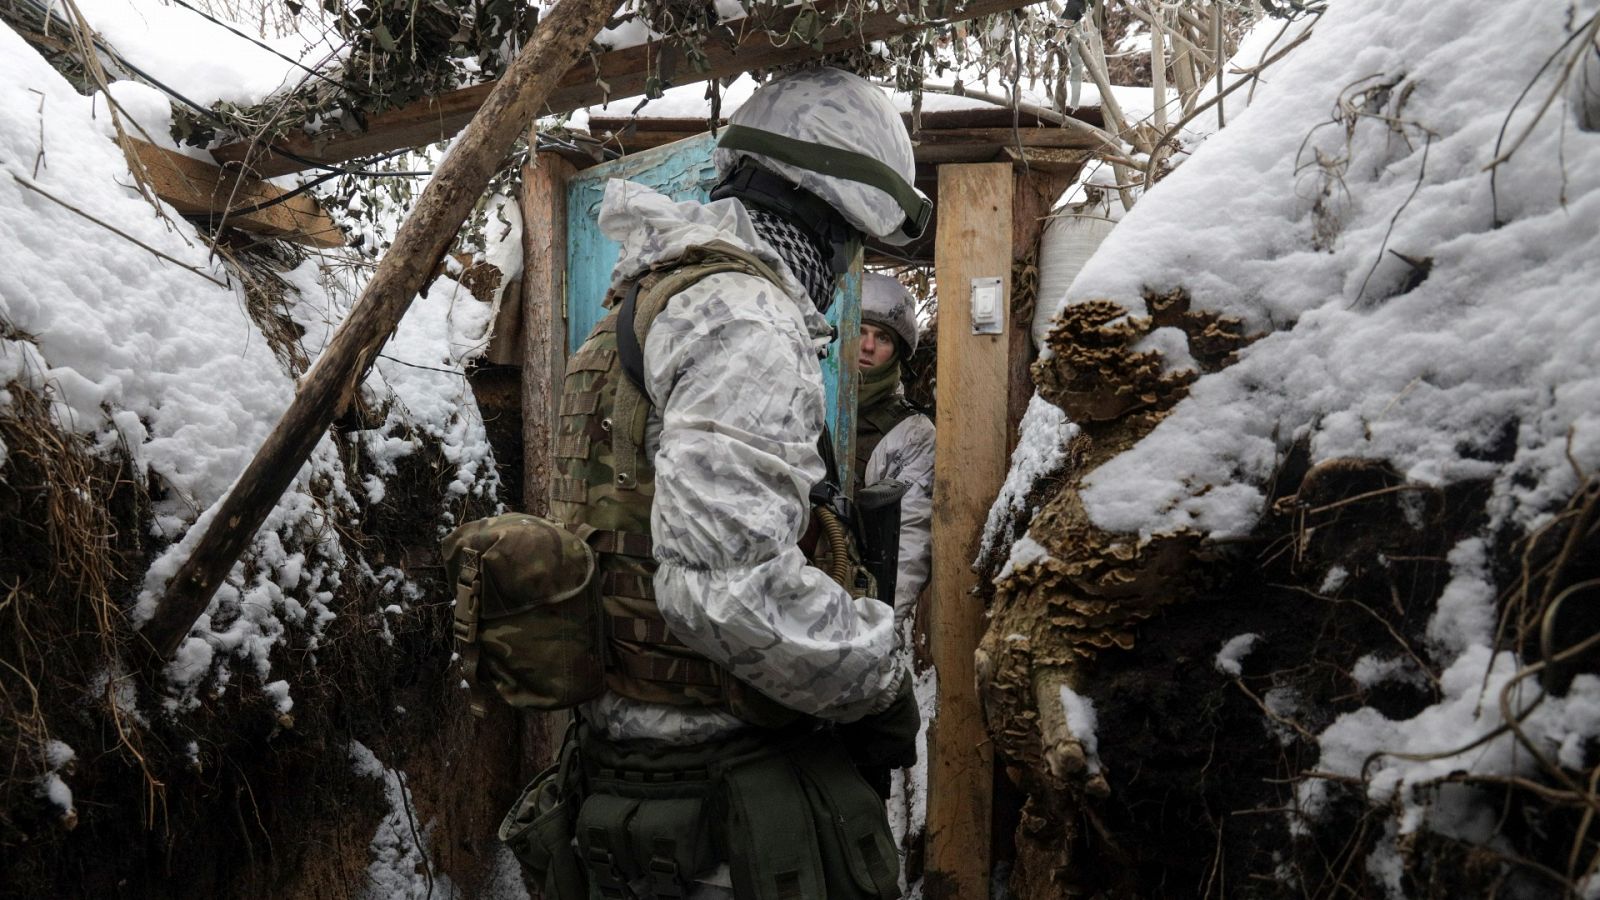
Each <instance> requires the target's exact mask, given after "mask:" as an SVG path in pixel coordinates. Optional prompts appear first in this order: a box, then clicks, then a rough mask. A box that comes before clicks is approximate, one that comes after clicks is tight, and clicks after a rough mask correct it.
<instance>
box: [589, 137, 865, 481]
mask: <svg viewBox="0 0 1600 900" xmlns="http://www.w3.org/2000/svg"><path fill="white" fill-rule="evenodd" d="M715 144H716V141H715V139H714V138H713V137H712V136H711V135H709V134H703V135H700V136H698V137H692V138H686V139H684V140H681V141H678V142H677V143H673V144H668V145H666V146H664V147H657V148H655V149H653V150H647V151H644V152H643V153H636V154H633V155H632V156H626V157H623V158H622V159H617V160H612V161H611V162H607V163H601V164H600V165H597V166H594V167H592V168H588V169H584V170H583V171H581V172H579V173H577V174H576V175H575V176H573V178H572V179H571V180H570V181H569V182H568V183H567V346H568V347H571V348H572V349H573V350H576V349H577V348H578V347H580V346H582V345H583V341H584V338H586V337H588V335H589V332H590V331H591V330H593V328H594V326H595V325H596V323H598V322H599V321H600V319H601V318H602V317H603V315H604V313H605V309H604V308H603V307H602V306H601V305H600V304H601V301H602V300H604V299H605V295H606V290H607V288H609V287H610V285H611V270H612V268H613V267H614V266H615V265H616V263H617V254H618V253H619V252H620V251H621V247H620V246H619V245H618V244H617V243H616V242H615V241H613V240H611V239H610V238H608V237H606V236H605V235H603V234H601V233H600V224H599V216H600V200H601V198H602V197H603V196H604V194H605V186H606V182H607V181H609V180H610V179H612V178H624V179H627V180H629V181H636V182H638V183H640V184H645V185H649V186H650V187H653V188H655V189H656V190H658V191H660V192H661V193H663V194H665V195H667V196H668V197H671V198H672V199H674V200H702V201H703V200H705V199H707V197H708V196H709V195H710V193H711V188H712V186H713V185H715V184H716V179H717V173H716V168H715V167H714V166H713V165H712V164H711V151H712V148H713V147H714V146H715ZM840 281H841V284H840V286H839V289H838V290H837V291H836V292H835V293H834V300H833V307H832V309H831V310H830V311H829V313H828V319H829V321H831V322H832V323H833V325H834V327H835V328H836V329H838V333H839V339H838V340H835V341H834V342H833V343H832V344H830V345H829V347H828V355H827V358H825V359H824V360H823V362H822V379H823V384H824V388H825V390H826V392H827V405H828V429H829V431H830V432H831V433H832V434H833V444H834V452H835V454H836V455H837V458H838V459H839V463H840V465H839V468H840V469H841V471H840V476H841V477H842V478H843V479H844V481H845V489H846V490H847V491H848V490H851V487H852V486H851V485H850V480H851V473H852V471H853V469H854V466H853V465H852V460H854V459H855V431H856V430H855V420H856V415H855V413H856V389H857V387H858V377H857V375H856V371H855V369H856V367H855V364H854V360H855V355H856V348H857V347H858V346H859V344H860V339H861V259H860V257H859V256H858V257H857V258H856V261H855V264H854V265H853V266H852V267H851V271H850V273H849V275H847V276H846V277H845V278H843V279H840Z"/></svg>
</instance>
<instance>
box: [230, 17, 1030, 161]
mask: <svg viewBox="0 0 1600 900" xmlns="http://www.w3.org/2000/svg"><path fill="white" fill-rule="evenodd" d="M1034 2H1037V0H966V2H957V3H955V4H953V6H954V9H953V10H952V12H951V13H950V17H949V19H948V20H946V21H960V20H965V19H972V18H976V17H978V16H985V15H990V14H992V13H1001V12H1007V11H1010V10H1013V9H1019V8H1021V7H1024V6H1028V5H1031V4H1032V3H1034ZM809 6H810V7H811V10H814V11H815V13H816V14H817V15H818V18H819V20H820V21H823V22H827V21H830V20H831V19H832V17H833V15H834V14H835V13H837V12H839V11H841V10H843V9H844V8H845V6H846V0H819V2H817V3H815V4H810V5H809ZM762 9H763V12H760V13H758V16H759V18H757V17H752V18H749V19H740V20H734V21H732V22H728V23H725V25H724V27H723V28H721V29H720V31H719V33H718V34H717V35H715V36H713V38H712V39H710V40H708V41H707V42H706V44H705V45H704V46H703V47H702V48H701V51H702V52H703V53H704V54H705V57H706V60H705V64H704V66H703V68H702V69H696V68H694V67H693V66H691V65H690V63H689V62H688V58H687V55H686V54H685V52H684V45H683V43H682V42H681V41H654V42H651V43H647V44H641V45H639V46H635V47H628V48H625V49H621V50H611V51H607V52H605V53H598V54H593V55H591V56H589V57H587V58H585V59H583V60H582V61H580V62H579V63H578V64H577V65H575V66H573V67H572V68H571V69H569V70H567V72H566V74H565V75H563V76H562V77H561V81H560V83H559V84H558V85H557V86H556V88H555V90H554V91H553V92H552V93H551V94H550V96H549V98H548V99H547V100H546V101H545V106H544V109H543V110H542V111H541V115H557V114H560V113H564V112H571V111H572V110H575V109H579V108H581V107H585V106H593V105H596V104H600V103H604V102H605V101H606V100H607V99H608V98H610V97H618V98H620V97H631V96H635V95H638V94H643V93H644V92H645V87H646V82H647V80H648V79H650V78H651V77H652V76H654V77H658V78H660V80H661V83H662V85H663V86H668V85H685V84H695V83H698V82H703V81H706V80H709V79H712V78H725V77H728V76H732V75H738V74H740V73H742V72H749V71H752V70H755V69H764V68H770V67H772V66H777V65H783V64H787V63H794V62H800V61H802V60H806V59H812V58H816V57H819V56H825V55H828V54H832V53H838V52H841V51H844V50H848V49H851V48H854V47H863V46H866V45H867V44H868V43H869V42H871V41H876V40H883V39H885V38H890V37H893V36H895V35H898V34H904V33H906V32H909V31H914V30H916V29H918V28H923V27H927V24H928V23H919V22H915V21H911V22H904V21H901V19H902V17H903V14H902V13H900V12H898V11H887V12H875V13H868V14H865V15H860V14H858V15H855V16H852V17H846V19H845V20H844V21H842V22H840V23H836V24H834V25H831V26H829V27H828V28H826V29H824V30H823V31H822V32H821V34H820V35H819V40H820V42H821V45H820V48H815V47H813V46H812V45H809V44H807V43H805V42H804V41H802V40H800V39H799V38H791V39H790V40H788V41H786V42H785V43H784V45H783V46H781V47H778V46H773V43H772V40H771V38H770V37H769V36H768V34H767V32H768V30H772V31H775V32H777V33H780V34H782V33H788V32H789V31H790V30H791V29H792V28H793V26H794V24H795V21H796V19H798V18H799V17H800V16H801V15H803V14H807V12H808V10H807V8H806V7H805V6H801V5H795V6H786V7H781V8H777V9H772V10H770V11H766V10H767V9H768V8H766V7H763V8H762ZM602 83H603V84H604V85H605V87H602V86H601V85H602ZM494 84H495V83H494V82H488V83H486V84H480V85H475V86H473V87H469V88H462V89H461V90H458V91H452V92H450V93H448V94H442V95H440V96H437V97H430V98H426V99H423V100H419V101H416V102H414V103H410V104H407V105H405V106H402V107H400V108H399V109H394V110H390V111H388V112H383V113H378V114H377V115H374V116H371V117H370V118H369V119H368V122H367V128H366V130H365V131H362V132H360V133H349V132H344V131H328V132H322V133H320V134H316V135H305V134H293V135H289V136H287V137H283V138H280V139H278V141H277V142H276V143H275V144H273V145H272V146H271V147H268V146H264V145H262V144H258V143H255V142H250V141H243V142H239V143H234V144H228V145H225V146H222V147H218V148H217V149H216V150H214V151H213V152H212V155H213V156H215V157H216V158H217V160H218V161H219V162H222V163H225V164H226V163H235V164H240V165H244V166H246V167H248V168H250V169H251V170H252V171H254V172H255V173H256V174H257V175H260V176H262V177H271V176H274V175H285V174H288V173H290V172H297V171H300V170H301V169H305V168H310V167H311V165H312V164H316V163H320V164H324V165H333V164H336V163H341V162H344V161H346V160H350V159H356V158H358V157H366V156H373V155H376V154H380V153H387V152H390V151H393V150H399V149H402V148H405V147H421V146H424V145H427V144H431V143H434V142H436V141H441V140H444V139H446V138H449V137H452V136H454V135H455V133H456V132H458V131H460V130H461V128H462V127H463V126H465V125H466V123H467V121H468V120H470V119H471V118H472V115H473V113H474V112H476V111H477V109H478V107H479V106H481V105H482V104H483V101H484V99H485V98H486V97H488V96H489V92H490V91H491V90H493V89H494ZM280 150H281V151H287V153H288V154H292V155H285V154H284V153H280V152H275V151H280ZM295 157H299V159H296V158H295ZM307 160H309V161H310V162H309V163H308V162H306V161H307Z"/></svg>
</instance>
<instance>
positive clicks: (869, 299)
mask: <svg viewBox="0 0 1600 900" xmlns="http://www.w3.org/2000/svg"><path fill="white" fill-rule="evenodd" d="M861 321H862V322H870V323H872V324H873V325H877V326H878V327H880V328H887V329H889V330H890V331H892V332H894V334H895V336H896V337H898V338H899V339H900V353H901V358H902V359H904V358H906V357H909V356H910V355H911V354H913V353H915V352H917V304H916V301H915V300H913V299H912V297H911V292H910V291H908V290H906V288H905V285H903V284H901V283H900V282H898V281H896V280H895V279H893V278H890V277H889V276H887V275H879V274H878V273H876V272H868V273H866V274H865V275H862V276H861Z"/></svg>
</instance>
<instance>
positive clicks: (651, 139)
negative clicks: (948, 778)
mask: <svg viewBox="0 0 1600 900" xmlns="http://www.w3.org/2000/svg"><path fill="white" fill-rule="evenodd" d="M672 121H673V122H674V123H677V122H678V120H676V119H674V120H672ZM705 126H706V123H705V122H704V121H698V120H696V121H693V122H690V123H687V124H686V125H685V127H683V128H681V129H673V130H661V129H655V128H636V129H634V130H633V131H632V132H627V131H626V130H625V129H622V128H618V129H615V130H613V131H612V132H611V134H612V136H611V137H609V138H604V140H605V145H606V146H608V147H612V148H613V149H616V150H619V151H622V152H625V153H638V152H639V151H641V150H648V149H651V148H653V147H660V146H663V145H665V144H670V143H673V142H674V141H681V140H685V139H687V138H690V137H694V136H696V135H700V134H704V133H706V127H705ZM589 127H591V128H593V129H595V131H594V132H593V133H594V134H595V135H596V136H597V137H604V135H605V134H606V131H604V130H602V129H601V128H600V126H599V125H598V124H597V122H596V120H594V119H590V120H589ZM907 127H908V128H909V125H908V126H907ZM915 137H916V141H917V143H916V145H915V148H914V149H915V153H916V159H917V162H919V163H944V162H953V161H956V162H959V161H963V160H962V157H963V156H965V157H967V158H969V159H974V158H979V157H981V158H983V159H984V160H985V161H988V160H992V159H995V158H997V157H998V156H999V154H1000V153H1001V151H1003V150H1005V149H1008V148H1009V149H1013V150H1014V149H1015V148H1016V147H1018V146H1021V147H1024V148H1028V149H1032V150H1055V151H1060V152H1062V153H1064V154H1069V155H1070V154H1081V156H1079V158H1080V159H1081V158H1083V157H1084V156H1087V155H1088V152H1089V150H1090V149H1091V148H1092V147H1093V146H1095V144H1094V142H1093V141H1091V140H1089V139H1086V138H1085V137H1084V136H1082V135H1080V134H1077V133H1076V132H1071V131H1067V130H1065V129H1061V128H1054V127H1051V126H1048V125H1045V126H1041V127H1037V128H1018V129H1011V128H961V129H949V130H933V129H929V128H927V127H926V126H924V128H923V130H922V131H919V132H917V133H916V135H915Z"/></svg>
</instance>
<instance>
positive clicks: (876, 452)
mask: <svg viewBox="0 0 1600 900" xmlns="http://www.w3.org/2000/svg"><path fill="white" fill-rule="evenodd" d="M915 352H917V306H916V300H915V299H914V298H913V297H912V296H911V293H910V292H909V291H907V290H906V288H905V286H904V285H902V284H901V283H900V282H899V281H897V280H895V279H894V278H891V277H889V276H888V275H880V274H878V273H876V272H869V273H867V274H866V275H865V276H863V277H862V280H861V349H860V353H859V356H858V358H857V368H858V369H859V370H860V372H861V390H860V394H859V395H858V396H857V401H856V459H855V464H856V483H857V484H862V485H868V484H877V483H879V482H882V481H898V482H900V483H902V484H904V485H906V492H905V494H904V495H903V496H902V497H901V498H900V547H899V556H898V557H897V569H898V577H897V578H896V579H895V587H894V614H895V620H896V621H897V623H898V624H899V629H898V630H899V633H900V636H901V642H902V644H905V643H906V642H907V641H908V640H909V637H910V633H911V620H912V617H913V614H914V613H915V611H916V605H917V595H918V594H920V593H921V592H922V587H923V585H925V584H927V583H928V571H929V567H930V562H931V559H932V555H933V546H932V541H931V529H932V526H933V421H932V420H931V419H929V418H928V416H927V415H925V414H924V413H922V412H921V411H919V410H918V409H917V408H916V407H914V406H912V405H911V404H910V402H908V401H907V400H906V395H905V387H904V385H902V384H901V380H900V375H901V364H902V362H903V361H904V360H906V359H908V358H910V356H911V354H913V353H915Z"/></svg>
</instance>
